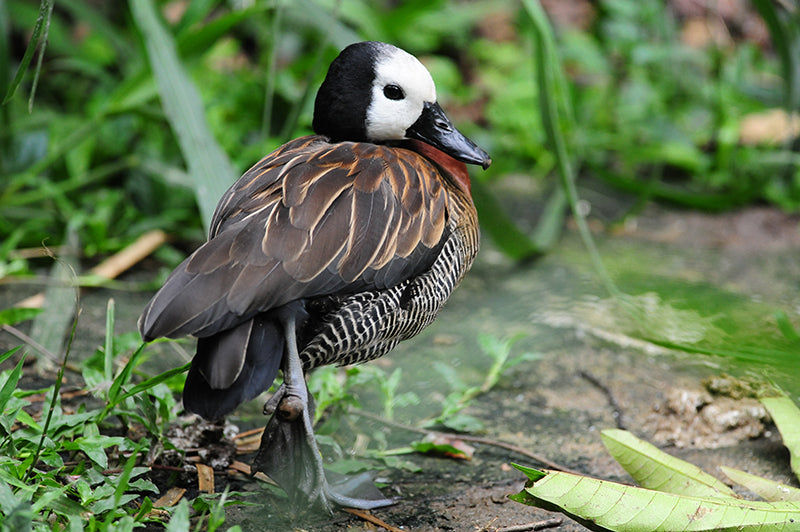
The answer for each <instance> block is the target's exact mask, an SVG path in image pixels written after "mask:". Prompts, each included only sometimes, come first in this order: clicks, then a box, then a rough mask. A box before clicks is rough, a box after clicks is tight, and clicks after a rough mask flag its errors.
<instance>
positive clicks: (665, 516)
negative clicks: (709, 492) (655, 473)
mask: <svg viewBox="0 0 800 532" xmlns="http://www.w3.org/2000/svg"><path fill="white" fill-rule="evenodd" d="M524 472H525V473H526V474H528V476H529V478H530V481H529V482H528V483H527V484H526V485H525V488H524V489H523V490H522V491H521V492H520V493H518V494H516V495H512V496H511V498H512V499H513V500H515V501H517V502H521V503H523V504H529V505H533V506H539V507H544V508H548V509H556V510H560V511H562V512H564V513H566V514H567V515H570V516H571V517H573V518H575V519H577V520H579V521H581V522H583V523H584V524H586V525H587V526H588V527H590V528H592V529H594V530H615V531H630V532H641V531H643V530H647V531H652V532H666V531H673V530H684V531H704V530H708V531H711V530H720V531H731V532H732V531H742V530H759V531H762V532H764V531H779V530H797V523H799V522H800V503H797V502H762V501H746V500H742V499H733V498H708V497H691V496H687V495H676V494H673V493H663V492H660V491H654V490H648V489H644V488H639V487H636V486H626V485H624V484H618V483H616V482H609V481H605V480H598V479H594V478H589V477H584V476H581V475H574V474H571V473H564V472H561V471H536V470H530V469H528V470H527V471H524Z"/></svg>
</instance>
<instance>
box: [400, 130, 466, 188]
mask: <svg viewBox="0 0 800 532" xmlns="http://www.w3.org/2000/svg"><path fill="white" fill-rule="evenodd" d="M404 144H406V146H407V147H408V148H409V149H410V150H412V151H415V152H417V153H418V154H420V155H422V156H423V157H425V158H426V159H428V160H430V161H431V162H433V163H434V164H435V165H436V166H438V167H439V168H440V169H441V170H442V171H443V172H446V173H447V175H448V177H450V178H451V179H452V180H453V181H454V182H455V184H456V185H458V187H459V188H460V189H461V190H463V191H464V192H465V193H466V194H467V196H469V197H471V196H472V182H471V181H470V179H469V172H468V171H467V165H466V164H464V163H463V162H461V161H459V160H457V159H454V158H453V157H450V156H449V155H447V154H446V153H445V152H443V151H442V150H439V149H437V148H434V147H433V146H431V145H430V144H427V143H425V142H422V141H421V140H416V139H409V140H407V141H405V142H404Z"/></svg>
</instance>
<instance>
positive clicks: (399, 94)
mask: <svg viewBox="0 0 800 532" xmlns="http://www.w3.org/2000/svg"><path fill="white" fill-rule="evenodd" d="M383 95H384V96H386V97H387V98H389V99H390V100H402V99H403V98H405V97H406V95H405V93H403V89H401V88H400V87H398V86H397V85H394V84H390V85H386V86H385V87H384V88H383Z"/></svg>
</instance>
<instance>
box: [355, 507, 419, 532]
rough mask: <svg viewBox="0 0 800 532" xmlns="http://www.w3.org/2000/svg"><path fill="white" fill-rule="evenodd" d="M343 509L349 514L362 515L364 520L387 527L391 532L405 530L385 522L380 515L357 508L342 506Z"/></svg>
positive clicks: (402, 531)
mask: <svg viewBox="0 0 800 532" xmlns="http://www.w3.org/2000/svg"><path fill="white" fill-rule="evenodd" d="M342 510H343V511H345V512H347V513H349V514H353V515H355V516H356V517H360V518H361V519H363V520H364V521H368V522H370V523H372V524H373V525H376V526H379V527H382V528H385V529H386V530H388V531H389V532H405V531H404V530H403V529H401V528H397V527H396V526H392V525H390V524H389V523H387V522H385V521H384V520H382V519H380V518H379V517H376V516H374V515H372V514H371V513H369V512H366V511H364V510H356V509H355V508H342Z"/></svg>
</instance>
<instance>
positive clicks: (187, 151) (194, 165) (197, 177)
mask: <svg viewBox="0 0 800 532" xmlns="http://www.w3.org/2000/svg"><path fill="white" fill-rule="evenodd" d="M130 8H131V13H132V15H133V19H134V21H135V23H136V26H137V27H138V28H139V31H140V32H141V34H142V37H143V40H144V44H145V47H146V49H147V55H148V58H149V60H150V66H151V68H152V69H153V75H154V77H155V79H156V83H157V85H158V90H159V94H160V95H161V102H162V105H163V107H164V112H165V113H166V115H167V120H168V121H169V124H170V127H171V128H172V130H173V132H174V133H175V135H176V137H177V139H178V143H179V145H180V148H181V152H182V153H183V157H184V159H185V160H186V164H187V166H188V167H189V173H190V174H191V175H192V177H193V179H194V191H195V196H196V198H197V203H198V206H199V207H200V212H201V214H202V216H203V222H204V225H205V227H206V230H207V229H208V228H209V226H210V224H211V218H212V216H213V214H214V209H215V207H216V204H217V201H218V200H219V198H220V197H222V195H223V194H224V193H225V190H226V189H227V188H228V185H230V184H231V183H232V180H233V178H234V177H236V172H235V170H234V168H233V166H232V165H231V162H230V160H229V159H228V157H227V155H226V154H225V153H224V152H223V151H222V149H221V148H220V146H219V144H218V143H217V141H216V140H215V139H214V137H213V135H212V134H211V131H210V129H209V126H208V122H207V120H206V118H205V111H204V109H203V104H202V101H201V99H200V95H199V94H198V91H197V88H196V86H195V85H194V83H193V82H192V80H191V79H190V78H189V75H188V74H187V72H186V70H185V69H184V67H183V65H182V64H181V62H180V58H179V57H178V53H177V50H176V47H175V41H174V39H173V38H172V35H170V34H169V33H168V32H167V30H166V28H165V27H164V25H163V23H162V22H161V20H160V19H159V16H158V13H157V12H156V8H155V6H154V5H153V2H152V1H151V0H132V1H131V3H130Z"/></svg>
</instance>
